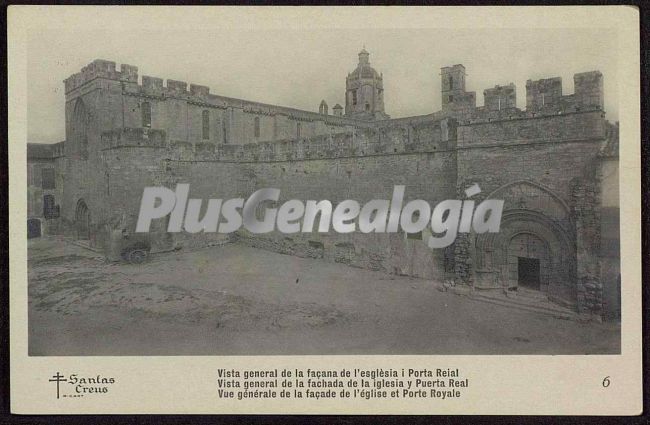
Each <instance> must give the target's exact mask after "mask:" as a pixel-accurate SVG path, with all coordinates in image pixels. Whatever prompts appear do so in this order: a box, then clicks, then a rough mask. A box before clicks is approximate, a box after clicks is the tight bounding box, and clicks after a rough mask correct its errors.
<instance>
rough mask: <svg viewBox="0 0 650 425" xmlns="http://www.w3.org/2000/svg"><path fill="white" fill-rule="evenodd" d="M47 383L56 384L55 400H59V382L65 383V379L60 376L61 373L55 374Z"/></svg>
mask: <svg viewBox="0 0 650 425" xmlns="http://www.w3.org/2000/svg"><path fill="white" fill-rule="evenodd" d="M49 381H50V382H56V398H57V399H58V398H59V385H60V383H61V382H65V381H67V379H65V378H64V377H63V375H61V372H57V373H56V375H54V376H53V377H52V379H50V380H49Z"/></svg>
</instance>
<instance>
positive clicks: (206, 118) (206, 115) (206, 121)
mask: <svg viewBox="0 0 650 425" xmlns="http://www.w3.org/2000/svg"><path fill="white" fill-rule="evenodd" d="M209 138H210V111H207V110H205V111H203V140H207V139H209Z"/></svg>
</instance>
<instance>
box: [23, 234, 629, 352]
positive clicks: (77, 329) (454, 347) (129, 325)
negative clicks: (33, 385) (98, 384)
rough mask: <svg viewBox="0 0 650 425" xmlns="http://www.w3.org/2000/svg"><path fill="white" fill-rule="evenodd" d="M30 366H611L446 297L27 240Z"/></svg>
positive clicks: (234, 263)
mask: <svg viewBox="0 0 650 425" xmlns="http://www.w3.org/2000/svg"><path fill="white" fill-rule="evenodd" d="M28 249H29V260H28V261H29V264H28V265H29V267H28V270H29V283H28V285H29V323H28V326H29V354H30V355H33V356H65V355H274V354H289V355H308V354H608V353H612V354H613V353H618V352H619V351H620V330H619V325H618V324H617V323H611V322H605V323H596V322H589V323H581V322H578V321H575V320H566V319H560V318H556V317H553V316H552V315H547V314H542V313H538V312H531V311H523V310H520V309H515V308H510V307H508V306H503V305H497V304H493V303H489V302H484V301H479V300H476V299H472V298H471V297H467V296H461V295H456V294H454V293H452V292H450V291H447V292H443V291H440V290H439V289H440V283H439V282H433V281H430V280H424V279H417V278H410V277H405V276H393V275H387V274H384V273H381V272H375V271H370V270H364V269H358V268H353V267H348V266H345V265H342V264H336V263H328V262H325V261H323V260H317V259H308V258H299V257H293V256H288V255H282V254H278V253H273V252H269V251H265V250H260V249H256V248H252V247H249V246H246V245H243V244H228V245H225V246H220V247H212V248H206V249H201V250H195V251H177V252H168V253H161V254H154V255H152V256H151V257H150V259H149V260H148V261H147V262H145V263H143V264H140V265H133V264H128V263H123V262H122V263H110V262H106V261H105V260H104V259H103V256H101V255H100V254H97V253H95V252H93V251H90V250H87V249H84V248H82V247H80V246H77V245H74V244H72V243H71V242H70V241H69V240H64V239H61V238H54V237H44V238H40V239H31V240H29V247H28Z"/></svg>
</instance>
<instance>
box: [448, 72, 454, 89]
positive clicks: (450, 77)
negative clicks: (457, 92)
mask: <svg viewBox="0 0 650 425" xmlns="http://www.w3.org/2000/svg"><path fill="white" fill-rule="evenodd" d="M453 88H454V77H453V76H452V75H450V76H449V90H452V89H453Z"/></svg>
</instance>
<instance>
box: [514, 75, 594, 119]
mask: <svg viewBox="0 0 650 425" xmlns="http://www.w3.org/2000/svg"><path fill="white" fill-rule="evenodd" d="M573 81H574V93H573V94H569V95H563V94H562V78H560V77H554V78H545V79H541V80H536V81H532V80H528V81H526V110H527V111H531V112H577V111H581V110H594V109H600V110H602V109H603V107H604V95H603V75H602V74H601V73H600V71H590V72H581V73H578V74H574V76H573Z"/></svg>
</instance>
